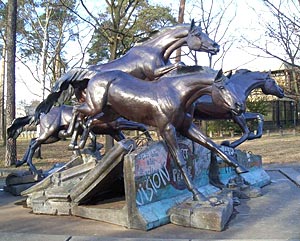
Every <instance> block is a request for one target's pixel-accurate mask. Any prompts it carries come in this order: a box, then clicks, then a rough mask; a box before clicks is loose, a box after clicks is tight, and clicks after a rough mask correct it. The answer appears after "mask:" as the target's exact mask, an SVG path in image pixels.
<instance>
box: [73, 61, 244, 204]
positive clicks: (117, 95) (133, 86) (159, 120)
mask: <svg viewBox="0 0 300 241" xmlns="http://www.w3.org/2000/svg"><path fill="white" fill-rule="evenodd" d="M182 69H183V70H185V68H182ZM231 87H232V85H228V84H227V78H226V77H225V76H224V75H223V74H222V71H219V72H217V71H211V72H210V71H203V68H202V67H200V66H194V67H188V71H184V72H183V73H182V74H180V73H179V74H177V75H174V76H163V77H161V78H160V79H159V80H157V81H152V82H149V81H142V80H140V79H137V78H135V77H133V76H132V75H129V74H127V73H124V72H122V71H107V72H103V73H98V74H96V75H95V76H94V77H93V78H92V79H91V80H90V81H89V83H88V86H87V89H86V100H85V102H84V103H83V104H81V105H80V106H78V107H76V109H75V112H74V115H73V120H72V124H70V127H71V128H72V126H73V125H74V123H75V121H76V119H77V117H78V115H79V114H83V115H85V116H89V118H88V121H87V122H86V123H87V129H86V130H85V132H84V134H83V135H82V136H83V137H85V136H86V133H88V132H89V126H90V124H91V123H92V122H93V120H94V119H97V120H99V119H100V120H101V119H105V120H106V121H112V120H114V119H116V118H118V117H120V116H123V117H125V118H126V119H129V120H133V121H136V122H139V123H143V124H146V125H149V126H154V127H157V128H158V130H159V132H160V135H161V136H162V138H163V139H164V141H165V143H166V145H167V147H168V149H169V151H170V153H171V155H172V157H173V159H174V160H175V162H176V163H177V165H178V167H179V169H180V170H181V172H182V174H183V178H184V181H185V183H186V185H187V188H188V190H189V191H191V192H192V194H193V198H194V200H203V199H205V200H206V198H205V197H204V196H203V194H201V193H200V192H199V191H198V190H197V189H196V188H195V187H194V185H193V184H192V182H191V180H190V177H189V176H188V173H187V170H186V164H185V161H184V158H183V156H182V153H181V151H180V150H179V148H178V143H177V138H176V132H179V133H180V134H181V135H183V136H185V137H187V138H189V139H191V140H192V141H195V142H197V143H199V144H201V145H203V146H204V147H206V148H208V149H209V150H211V151H212V152H214V153H216V154H217V155H219V156H220V157H221V158H222V159H224V161H225V162H227V163H228V164H229V165H230V166H233V167H234V168H235V170H236V172H237V173H243V172H247V170H246V168H245V167H243V166H242V165H240V164H238V163H237V162H236V160H235V159H234V158H233V157H231V156H228V155H227V154H226V153H224V152H223V151H222V150H221V149H220V148H219V147H218V145H217V144H215V143H214V142H213V141H211V140H210V139H209V138H207V137H206V136H205V135H204V134H203V133H202V132H201V131H200V130H199V129H198V128H197V127H196V125H194V124H193V113H194V104H193V103H194V101H196V100H197V99H198V98H199V97H201V96H202V95H206V94H208V95H211V96H212V99H213V101H214V103H216V105H218V106H219V105H221V106H224V108H226V109H227V110H231V111H232V112H233V113H236V114H239V113H241V112H243V111H244V105H243V103H241V102H240V101H239V99H238V98H237V96H236V94H235V90H234V88H231ZM97 115H98V116H97Z"/></svg>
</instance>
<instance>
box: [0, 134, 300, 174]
mask: <svg viewBox="0 0 300 241" xmlns="http://www.w3.org/2000/svg"><path fill="white" fill-rule="evenodd" d="M237 138H238V136H236V137H234V138H233V139H237ZM233 139H229V140H231V141H232V140H233ZM223 140H225V139H224V138H223V139H219V138H218V139H214V141H215V142H217V143H221V141H223ZM28 144H29V140H24V139H23V140H21V139H20V140H19V139H18V141H17V156H18V159H21V158H22V156H23V154H24V153H25V150H26V149H27V147H28ZM68 144H69V140H66V141H60V142H56V143H53V144H48V145H43V146H42V159H36V158H34V160H33V162H34V164H35V165H36V166H37V168H41V169H45V168H50V167H52V166H53V164H54V163H57V162H67V161H68V160H69V158H70V156H71V155H72V154H73V153H72V151H69V150H67V146H68ZM238 149H240V150H245V151H248V152H252V153H254V154H257V155H261V156H262V158H263V162H264V163H289V162H298V163H300V133H296V134H295V133H293V132H292V131H285V133H283V135H281V134H280V133H272V134H271V135H268V134H264V135H263V137H262V138H260V139H256V140H252V141H247V142H245V143H243V144H242V145H240V146H239V147H238ZM4 158H5V147H3V146H0V167H4Z"/></svg>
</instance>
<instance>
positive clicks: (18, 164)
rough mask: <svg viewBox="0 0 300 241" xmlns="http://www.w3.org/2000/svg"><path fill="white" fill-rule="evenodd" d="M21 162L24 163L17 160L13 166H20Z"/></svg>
mask: <svg viewBox="0 0 300 241" xmlns="http://www.w3.org/2000/svg"><path fill="white" fill-rule="evenodd" d="M23 164H24V163H23V162H21V161H17V162H16V164H15V166H16V167H20V166H22V165H23Z"/></svg>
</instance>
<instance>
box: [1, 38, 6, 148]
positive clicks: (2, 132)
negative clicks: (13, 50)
mask: <svg viewBox="0 0 300 241" xmlns="http://www.w3.org/2000/svg"><path fill="white" fill-rule="evenodd" d="M5 61H6V40H5V41H4V44H3V49H2V59H1V74H0V131H1V139H2V141H3V146H5V145H6V132H5V130H6V127H5V113H4V93H5V92H4V82H5Z"/></svg>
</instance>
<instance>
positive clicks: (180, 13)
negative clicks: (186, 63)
mask: <svg viewBox="0 0 300 241" xmlns="http://www.w3.org/2000/svg"><path fill="white" fill-rule="evenodd" d="M184 9H185V0H180V3H179V11H178V23H183V22H184ZM180 61H181V48H178V49H177V50H176V62H177V63H178V62H180Z"/></svg>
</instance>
